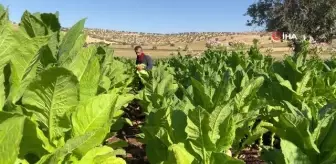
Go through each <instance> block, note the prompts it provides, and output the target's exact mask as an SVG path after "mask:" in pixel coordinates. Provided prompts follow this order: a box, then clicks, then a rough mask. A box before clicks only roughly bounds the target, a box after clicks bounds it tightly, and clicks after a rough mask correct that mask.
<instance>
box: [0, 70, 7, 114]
mask: <svg viewBox="0 0 336 164" xmlns="http://www.w3.org/2000/svg"><path fill="white" fill-rule="evenodd" d="M0 71H1V72H0V111H2V107H3V106H4V105H5V102H6V95H5V94H6V93H5V85H4V83H5V75H4V74H3V72H2V71H3V70H1V69H0Z"/></svg>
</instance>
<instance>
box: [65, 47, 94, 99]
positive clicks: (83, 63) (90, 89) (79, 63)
mask: <svg viewBox="0 0 336 164" xmlns="http://www.w3.org/2000/svg"><path fill="white" fill-rule="evenodd" d="M95 53H96V47H95V46H90V47H88V48H81V49H80V50H79V51H78V54H76V55H75V56H74V58H73V60H72V61H71V62H69V63H65V64H64V65H63V67H65V68H67V69H68V70H71V71H72V72H73V73H74V74H75V75H76V76H77V78H78V81H79V84H80V100H81V101H83V100H86V99H88V98H90V97H92V96H94V95H96V93H97V91H98V83H99V78H100V65H99V61H98V58H97V57H96V56H95Z"/></svg>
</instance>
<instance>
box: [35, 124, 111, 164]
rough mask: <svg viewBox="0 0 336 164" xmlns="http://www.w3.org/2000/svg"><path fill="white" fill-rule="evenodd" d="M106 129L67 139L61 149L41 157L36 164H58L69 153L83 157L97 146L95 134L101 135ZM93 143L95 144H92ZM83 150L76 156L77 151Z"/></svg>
mask: <svg viewBox="0 0 336 164" xmlns="http://www.w3.org/2000/svg"><path fill="white" fill-rule="evenodd" d="M105 130H106V128H102V129H98V130H96V131H92V132H88V133H85V134H84V135H81V136H77V137H74V138H71V139H69V140H68V141H67V142H66V143H65V145H64V146H63V147H60V148H58V149H57V150H56V151H54V152H53V153H52V154H48V155H45V156H43V157H42V158H41V159H40V161H39V162H37V164H44V163H58V162H62V161H63V160H64V158H65V156H66V155H69V154H71V153H75V154H76V155H79V156H83V155H85V153H86V152H88V151H89V150H90V149H92V148H94V147H96V146H98V144H97V143H98V142H100V141H101V140H102V139H100V140H99V138H97V137H96V136H97V134H101V132H102V131H105ZM94 142H95V143H94ZM80 150H85V152H82V153H83V154H81V153H80V154H78V151H80Z"/></svg>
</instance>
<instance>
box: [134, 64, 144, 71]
mask: <svg viewBox="0 0 336 164" xmlns="http://www.w3.org/2000/svg"><path fill="white" fill-rule="evenodd" d="M136 68H137V70H138V71H141V70H143V69H144V68H145V67H144V66H143V65H141V64H139V65H137V66H136Z"/></svg>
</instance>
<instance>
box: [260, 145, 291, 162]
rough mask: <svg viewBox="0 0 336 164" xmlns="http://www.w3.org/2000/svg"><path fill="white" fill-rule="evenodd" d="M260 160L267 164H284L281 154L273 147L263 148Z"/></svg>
mask: <svg viewBox="0 0 336 164" xmlns="http://www.w3.org/2000/svg"><path fill="white" fill-rule="evenodd" d="M260 154H261V159H262V160H264V161H265V162H268V163H274V164H286V162H285V158H284V156H283V153H282V152H281V150H279V149H274V148H273V147H267V146H263V149H262V152H261V153H260Z"/></svg>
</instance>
